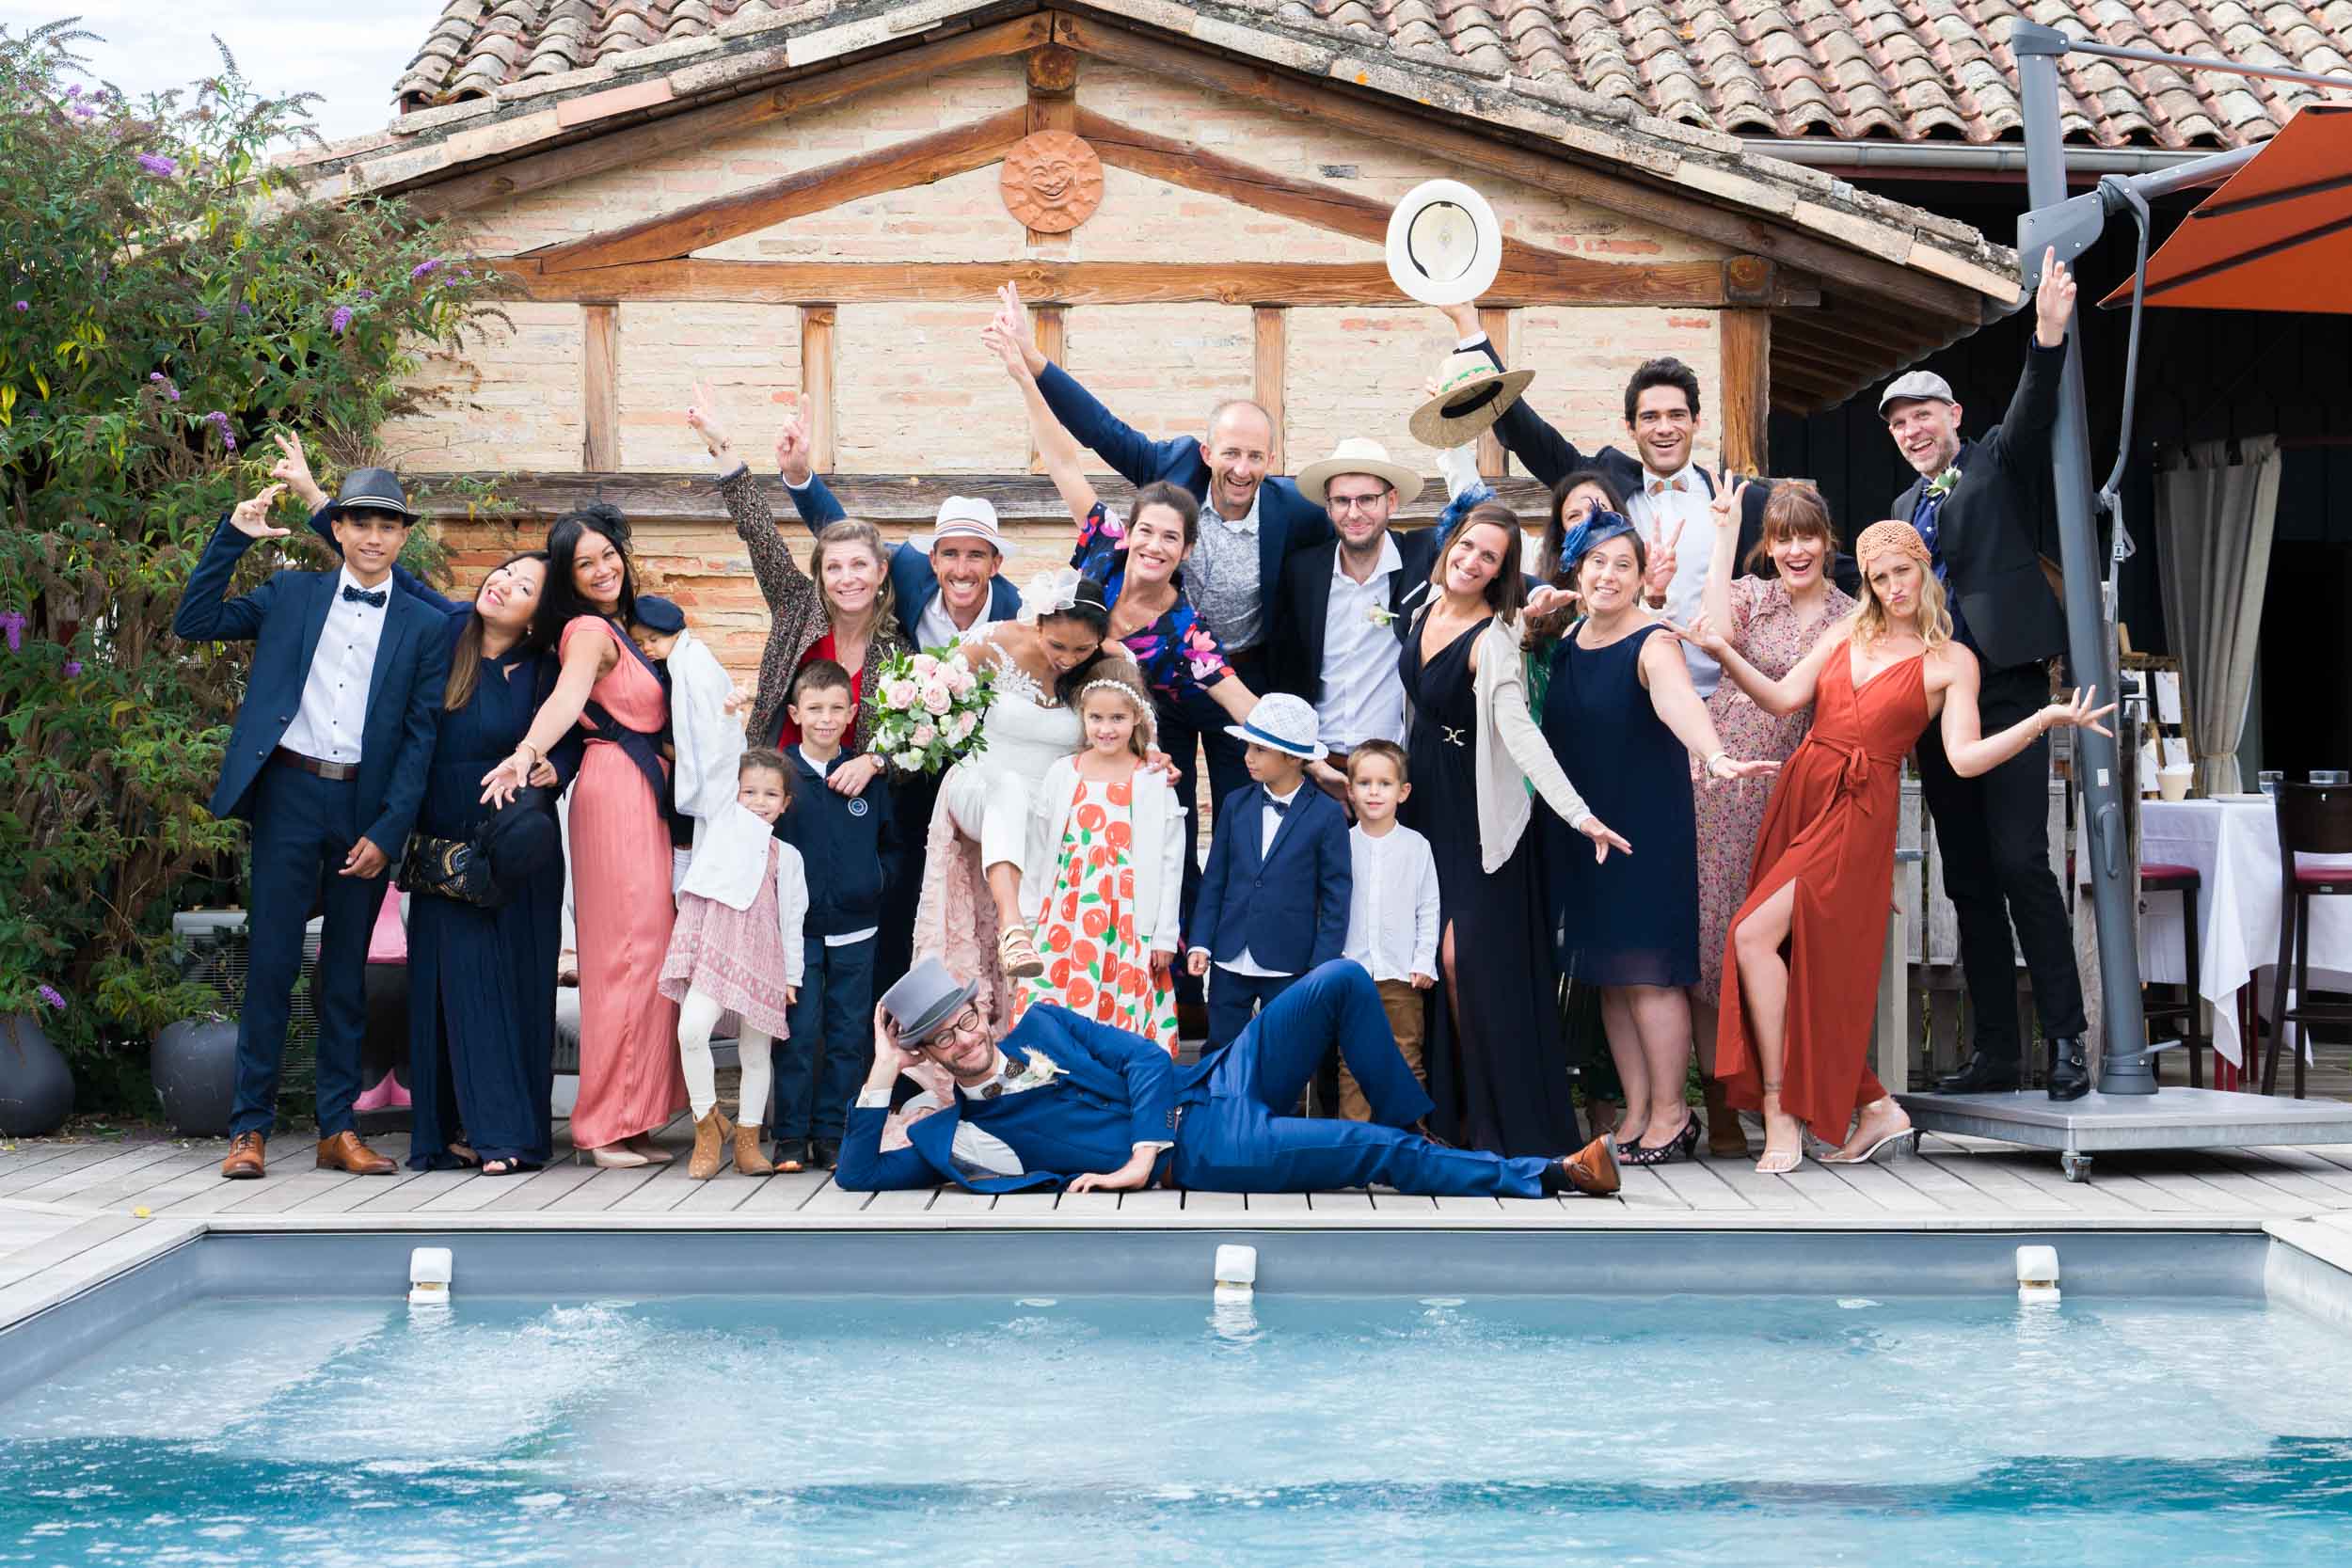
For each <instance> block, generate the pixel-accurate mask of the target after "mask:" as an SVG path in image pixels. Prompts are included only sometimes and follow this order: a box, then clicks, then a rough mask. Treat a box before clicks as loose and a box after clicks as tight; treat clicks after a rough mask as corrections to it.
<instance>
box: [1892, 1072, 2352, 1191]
mask: <svg viewBox="0 0 2352 1568" xmlns="http://www.w3.org/2000/svg"><path fill="white" fill-rule="evenodd" d="M1895 1102H1896V1103H1897V1104H1899V1105H1900V1106H1901V1107H1902V1108H1903V1110H1904V1112H1905V1113H1906V1114H1907V1115H1908V1116H1909V1117H1911V1124H1912V1125H1913V1126H1914V1127H1916V1128H1918V1129H1919V1130H1920V1131H1922V1132H1955V1133H1959V1134H1960V1135H1962V1136H1963V1137H1970V1138H1993V1139H1995V1140H1997V1141H1999V1142H2001V1143H2011V1144H2022V1145H2024V1146H2025V1147H2026V1148H2047V1149H2055V1150H2056V1151H2057V1153H2058V1165H2059V1168H2061V1169H2062V1170H2064V1171H2065V1172H2066V1179H2067V1180H2069V1181H2081V1180H2086V1179H2087V1178H2088V1177H2089V1176H2090V1157H2091V1156H2092V1155H2094V1154H2101V1153H2106V1152H2108V1151H2110V1150H2122V1149H2164V1148H2249V1147H2261V1146H2265V1145H2280V1144H2346V1143H2352V1103H2347V1102H2346V1101H2340V1100H2276V1099H2273V1098H2271V1097H2270V1096H2268V1095H2260V1094H2233V1093H2231V1092H2229V1091H2228V1090H2224V1089H2185V1088H2168V1089H2165V1090H2163V1091H2161V1092H2159V1093H2157V1094H2153V1095H2146V1094H2114V1095H2110V1094H2098V1093H2095V1092H2094V1093H2091V1094H2087V1095H2085V1096H2084V1097H2083V1098H2082V1099H2080V1100H2074V1101H2055V1100H2052V1099H2051V1098H2050V1097H2049V1096H2048V1095H2047V1094H2044V1093H2043V1092H2042V1090H2040V1089H2027V1090H2022V1091H2020V1092H2018V1093H2015V1094H1899V1095H1897V1096H1896V1097H1895Z"/></svg>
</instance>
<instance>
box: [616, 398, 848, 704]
mask: <svg viewBox="0 0 2352 1568" xmlns="http://www.w3.org/2000/svg"><path fill="white" fill-rule="evenodd" d="M686 423H687V425H688V427H689V428H691V430H692V431H693V432H694V434H695V435H697V436H701V437H702V438H703V445H704V446H705V447H706V448H707V449H708V451H709V452H710V459H711V461H712V462H713V463H716V464H717V465H718V466H719V497H720V499H722V500H723V501H725V502H726V507H727V515H728V516H729V517H731V518H733V519H734V520H735V531H736V533H737V534H738V535H739V536H740V537H741V539H742V541H743V544H744V546H745V547H747V548H748V549H749V550H750V551H751V557H752V578H753V579H754V580H755V581H756V582H757V583H758V584H759V593H760V596H761V597H762V598H764V599H766V600H767V601H768V613H769V614H770V615H778V614H781V613H783V612H784V611H785V610H799V609H800V608H801V607H802V606H803V604H804V602H805V601H806V600H807V599H809V598H811V597H813V596H814V595H815V594H816V593H817V585H816V584H815V583H814V582H811V581H810V580H809V577H808V574H807V573H806V572H803V571H802V570H801V563H800V562H797V561H795V560H793V559H792V550H791V546H787V544H786V543H785V542H784V535H783V534H782V533H780V532H778V531H777V530H776V515H775V513H774V512H773V511H772V510H771V508H770V507H769V505H768V498H767V497H766V496H763V495H761V494H760V492H759V483H758V482H757V481H755V480H754V479H753V478H752V470H751V467H750V466H749V465H747V464H746V463H745V462H744V461H743V460H742V459H741V458H739V457H738V456H737V455H736V454H735V443H734V442H733V441H731V440H729V439H728V438H727V433H726V427H725V426H724V425H723V423H721V421H720V419H719V414H718V409H717V407H716V405H715V404H714V403H713V400H712V398H711V395H710V388H709V387H708V386H707V385H706V384H704V383H701V382H697V383H695V386H694V401H693V403H692V404H691V405H690V406H689V407H688V408H687V410H686ZM777 445H778V448H779V450H781V448H782V445H783V443H782V442H781V441H779V442H778V443H777ZM584 696H585V694H584V693H583V698H584Z"/></svg>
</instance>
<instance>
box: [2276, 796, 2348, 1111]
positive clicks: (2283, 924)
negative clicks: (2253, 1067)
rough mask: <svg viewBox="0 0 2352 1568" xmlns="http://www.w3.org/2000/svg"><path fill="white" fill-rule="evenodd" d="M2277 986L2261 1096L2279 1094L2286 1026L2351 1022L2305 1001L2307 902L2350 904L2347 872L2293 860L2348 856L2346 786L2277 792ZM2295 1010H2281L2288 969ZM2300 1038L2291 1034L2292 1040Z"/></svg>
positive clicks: (2298, 1083)
mask: <svg viewBox="0 0 2352 1568" xmlns="http://www.w3.org/2000/svg"><path fill="white" fill-rule="evenodd" d="M2278 801H2279V876H2280V889H2279V980H2278V984H2277V986H2276V987H2275V988H2274V990H2273V991H2272V993H2271V1009H2270V1018H2271V1024H2270V1050H2269V1053H2268V1054H2267V1056H2266V1057H2265V1061H2264V1063H2263V1093H2265V1094H2276V1093H2278V1092H2279V1048H2280V1045H2281V1044H2282V1043H2283V1042H2284V1041H2285V1039H2286V1033H2287V1025H2288V1024H2289V1023H2290V1022H2293V1023H2299V1024H2305V1025H2309V1024H2312V1023H2352V1006H2348V1005H2346V1004H2344V1003H2341V1002H2313V1001H2312V1000H2311V988H2310V984H2309V981H2310V977H2311V967H2312V930H2311V901H2312V899H2314V898H2334V897H2352V871H2319V870H2302V869H2298V868H2297V867H2296V862H2295V857H2296V855H2297V854H2306V855H2345V854H2352V784H2280V785H2279V795H2278ZM2290 965H2292V970H2293V974H2292V977H2293V979H2294V982H2295V994H2296V999H2297V1000H2296V1006H2295V1008H2294V1010H2293V1011H2291V1012H2290V1011H2289V1010H2288V1008H2287V982H2288V979H2289V966H2290ZM2301 1033H2302V1031H2299V1030H2298V1031H2297V1034H2298V1038H2297V1040H2296V1053H2295V1098H2296V1099H2297V1100H2300V1099H2302V1098H2303V1052H2302V1049H2301V1045H2302V1041H2301V1039H2300V1038H2299V1035H2300V1034H2301Z"/></svg>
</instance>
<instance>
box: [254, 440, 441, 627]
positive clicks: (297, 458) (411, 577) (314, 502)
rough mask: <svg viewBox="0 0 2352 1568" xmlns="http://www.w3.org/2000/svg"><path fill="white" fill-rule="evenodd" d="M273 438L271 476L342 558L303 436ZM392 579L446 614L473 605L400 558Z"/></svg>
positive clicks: (340, 547)
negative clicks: (275, 450)
mask: <svg viewBox="0 0 2352 1568" xmlns="http://www.w3.org/2000/svg"><path fill="white" fill-rule="evenodd" d="M272 439H274V440H276V441H277V443H278V460H277V461H276V462H274V463H272V464H271V465H270V466H269V476H270V478H272V479H275V480H278V481H280V482H282V483H284V484H285V486H286V488H287V489H289V490H291V491H293V492H294V499H296V500H299V501H300V502H301V503H302V504H303V505H304V506H306V507H309V508H310V531H311V532H312V533H315V534H317V535H318V536H319V537H320V538H321V539H324V540H326V547H327V548H328V549H330V550H333V551H334V552H335V556H336V559H337V560H341V559H342V553H343V546H342V541H341V540H339V539H337V538H336V537H335V525H334V524H333V523H331V522H329V521H328V520H327V516H326V507H327V502H328V499H329V498H328V496H327V494H326V490H325V489H324V488H322V487H321V486H320V484H319V482H318V480H317V479H316V478H315V477H314V476H313V475H312V474H311V472H310V457H309V456H308V454H306V453H305V452H304V451H303V450H302V437H301V436H295V435H293V434H291V433H290V432H287V431H282V430H281V431H279V432H278V434H277V435H276V436H273V437H272ZM392 580H393V581H394V582H396V583H398V584H400V589H401V592H402V593H404V594H407V595H408V596H409V597H410V598H412V599H421V600H423V601H424V602H425V603H426V604H429V605H431V606H432V607H433V608H434V609H436V610H439V611H440V612H441V613H442V614H444V615H462V614H464V613H465V612H466V611H467V610H470V609H471V608H472V606H470V605H466V604H460V603H459V602H458V601H457V600H455V599H453V598H450V597H448V596H447V595H445V594H442V593H441V592H440V591H439V590H438V589H437V588H435V587H434V586H433V585H432V584H431V583H429V582H427V581H425V580H424V578H421V577H419V576H417V574H416V573H414V572H412V571H410V570H409V569H408V568H407V567H405V566H403V565H402V564H401V563H400V562H397V561H395V562H392Z"/></svg>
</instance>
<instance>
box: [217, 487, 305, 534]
mask: <svg viewBox="0 0 2352 1568" xmlns="http://www.w3.org/2000/svg"><path fill="white" fill-rule="evenodd" d="M285 490H286V487H285V486H284V485H282V484H273V485H270V486H269V487H268V488H266V489H264V490H263V491H262V493H261V494H260V495H258V496H252V497H248V498H247V499H245V500H241V501H239V502H238V503H237V508H236V510H235V511H233V512H231V513H230V514H229V526H230V528H233V529H235V530H236V531H238V532H239V533H242V534H244V535H245V536H246V538H247V539H283V538H285V537H286V535H287V534H289V533H291V532H293V530H291V529H282V528H272V527H270V526H269V509H270V508H271V507H272V506H274V505H276V504H277V501H278V497H279V496H281V495H283V494H285Z"/></svg>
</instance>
